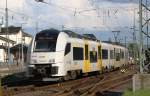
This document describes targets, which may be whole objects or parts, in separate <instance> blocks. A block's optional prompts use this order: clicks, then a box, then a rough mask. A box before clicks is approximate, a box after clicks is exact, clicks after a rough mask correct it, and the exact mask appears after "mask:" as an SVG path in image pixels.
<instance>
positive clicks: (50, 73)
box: [28, 29, 128, 80]
mask: <svg viewBox="0 0 150 96" xmlns="http://www.w3.org/2000/svg"><path fill="white" fill-rule="evenodd" d="M28 53H29V54H28V63H29V64H28V76H30V77H37V78H41V79H43V80H47V79H48V78H54V79H57V78H63V79H65V80H69V79H75V78H76V77H77V76H81V75H82V74H86V73H90V72H100V71H104V70H111V69H115V68H119V67H121V66H123V65H125V64H127V63H128V62H127V61H128V60H127V59H128V50H127V48H125V47H123V46H119V45H113V44H109V43H104V42H100V41H99V40H97V39H96V38H95V37H94V36H93V35H90V34H86V35H79V34H76V33H74V32H72V31H69V30H63V31H59V30H55V29H47V30H43V31H40V32H39V33H37V34H36V36H35V37H34V39H33V41H32V43H31V48H29V52H28Z"/></svg>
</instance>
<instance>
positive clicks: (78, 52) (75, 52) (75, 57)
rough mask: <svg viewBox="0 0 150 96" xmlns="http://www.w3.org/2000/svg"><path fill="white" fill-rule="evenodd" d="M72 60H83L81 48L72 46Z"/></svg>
mask: <svg viewBox="0 0 150 96" xmlns="http://www.w3.org/2000/svg"><path fill="white" fill-rule="evenodd" d="M73 60H83V48H81V47H73Z"/></svg>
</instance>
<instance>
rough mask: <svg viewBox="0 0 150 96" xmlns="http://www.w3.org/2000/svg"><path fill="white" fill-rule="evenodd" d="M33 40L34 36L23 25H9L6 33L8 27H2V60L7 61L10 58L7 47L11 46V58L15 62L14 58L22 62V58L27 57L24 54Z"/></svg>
mask: <svg viewBox="0 0 150 96" xmlns="http://www.w3.org/2000/svg"><path fill="white" fill-rule="evenodd" d="M6 37H7V38H6ZM31 40H32V36H31V35H30V34H28V33H26V32H24V31H23V30H22V28H21V27H14V26H10V27H8V33H7V34H6V28H1V30H0V54H1V55H0V62H7V60H8V56H7V49H8V47H9V48H10V51H11V55H10V56H11V59H10V60H11V61H12V62H13V63H14V60H15V62H17V63H20V60H21V59H22V58H24V57H26V56H24V55H26V53H25V52H26V50H27V47H28V46H29V44H30V42H31ZM8 42H9V46H8ZM18 45H19V46H18ZM20 45H21V46H20ZM18 47H19V48H18ZM20 47H23V48H20ZM24 47H25V48H24ZM22 50H23V51H22ZM21 52H22V53H23V54H22V53H21ZM22 55H23V56H22Z"/></svg>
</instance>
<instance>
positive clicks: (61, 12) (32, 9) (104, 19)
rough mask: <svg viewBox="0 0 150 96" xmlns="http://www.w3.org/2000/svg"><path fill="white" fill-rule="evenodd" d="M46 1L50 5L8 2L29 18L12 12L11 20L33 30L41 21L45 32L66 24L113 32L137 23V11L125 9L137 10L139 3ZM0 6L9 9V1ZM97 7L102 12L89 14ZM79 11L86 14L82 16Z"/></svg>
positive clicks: (22, 0) (31, 0) (31, 1)
mask: <svg viewBox="0 0 150 96" xmlns="http://www.w3.org/2000/svg"><path fill="white" fill-rule="evenodd" d="M45 2H48V3H49V4H44V3H38V2H35V0H8V8H9V9H12V10H14V11H16V12H19V13H23V14H25V15H26V16H23V15H18V14H16V13H12V12H10V13H9V16H14V18H15V19H14V20H11V17H10V20H9V21H10V22H11V23H12V24H13V23H14V24H18V25H19V24H20V23H22V22H23V23H24V22H25V23H27V24H25V25H23V26H24V27H26V28H32V29H35V23H36V22H37V21H38V23H39V28H42V29H43V28H50V27H55V28H61V27H62V25H65V26H67V27H81V28H85V29H90V28H91V29H94V28H95V26H96V27H97V28H95V30H97V29H98V30H103V31H108V30H110V31H111V30H113V29H115V28H116V27H118V26H121V27H122V26H131V25H132V24H133V11H131V10H124V9H127V8H129V9H130V8H134V7H137V5H136V4H132V3H113V2H108V1H101V2H100V3H92V2H90V1H89V0H45ZM51 4H52V5H51ZM0 6H1V7H2V8H5V0H0ZM95 7H96V8H100V9H99V10H96V11H95V10H93V11H92V10H91V11H85V10H90V9H93V8H95ZM123 8H124V9H123ZM75 9H76V14H75ZM118 9H119V10H118ZM108 10H109V14H108ZM79 11H84V12H82V13H79ZM115 12H116V13H115ZM74 14H75V15H74ZM98 16H99V17H98Z"/></svg>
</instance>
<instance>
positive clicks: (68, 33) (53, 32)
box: [37, 28, 99, 41]
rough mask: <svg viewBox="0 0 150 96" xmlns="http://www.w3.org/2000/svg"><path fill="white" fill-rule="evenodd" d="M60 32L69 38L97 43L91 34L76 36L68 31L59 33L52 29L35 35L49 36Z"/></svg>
mask: <svg viewBox="0 0 150 96" xmlns="http://www.w3.org/2000/svg"><path fill="white" fill-rule="evenodd" d="M60 32H65V33H66V34H67V35H68V36H69V37H73V38H79V39H87V40H92V41H99V40H98V39H97V38H96V37H95V36H94V35H93V34H84V35H80V34H77V33H75V32H73V31H70V30H62V31H60V30H57V29H54V28H51V29H46V30H42V31H40V32H39V33H37V35H41V34H45V35H46V36H49V35H56V34H59V33H60Z"/></svg>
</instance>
